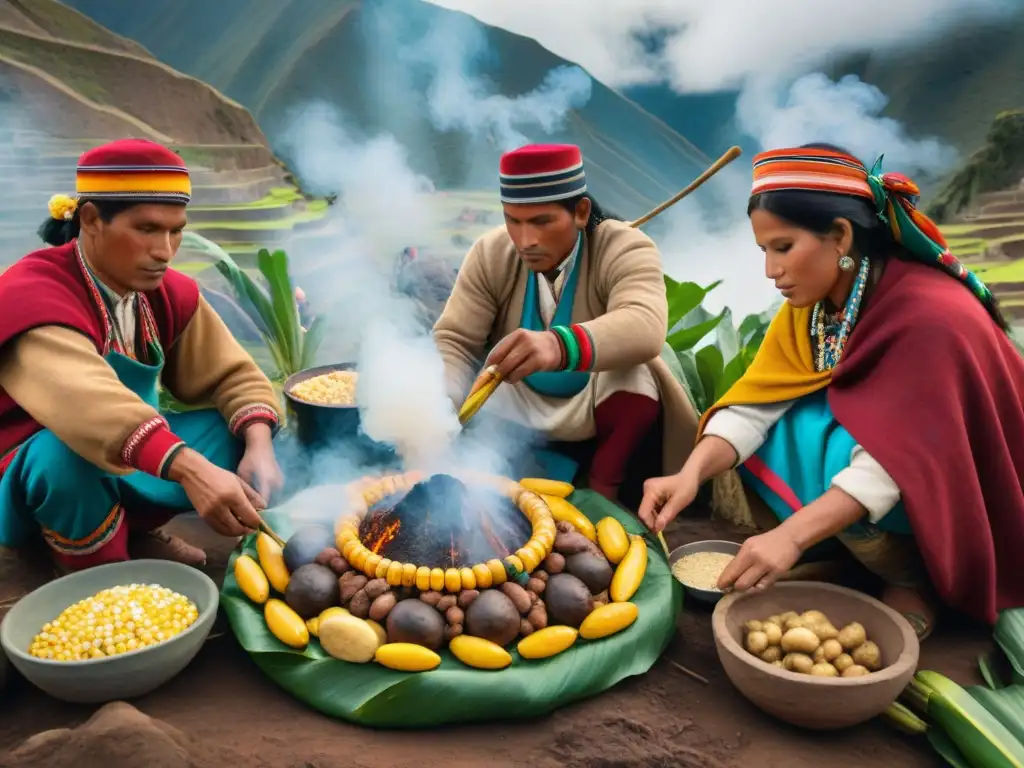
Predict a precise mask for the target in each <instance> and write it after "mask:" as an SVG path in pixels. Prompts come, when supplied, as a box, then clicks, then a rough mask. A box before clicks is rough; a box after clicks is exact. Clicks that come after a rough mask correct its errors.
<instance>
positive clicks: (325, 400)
mask: <svg viewBox="0 0 1024 768" xmlns="http://www.w3.org/2000/svg"><path fill="white" fill-rule="evenodd" d="M357 376H358V374H356V373H355V372H354V371H331V372H330V373H324V374H321V375H320V376H314V377H313V378H311V379H306V380H305V381H300V382H299V383H298V384H296V385H295V386H294V387H292V388H291V390H290V392H289V393H290V394H291V395H292V396H293V397H297V398H298V399H299V400H304V401H305V402H307V403H315V404H317V405H354V404H355V401H356V377H357Z"/></svg>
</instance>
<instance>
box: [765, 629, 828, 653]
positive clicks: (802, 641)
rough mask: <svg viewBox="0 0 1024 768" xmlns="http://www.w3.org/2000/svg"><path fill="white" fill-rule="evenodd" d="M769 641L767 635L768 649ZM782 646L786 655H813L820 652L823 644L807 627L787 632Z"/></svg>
mask: <svg viewBox="0 0 1024 768" xmlns="http://www.w3.org/2000/svg"><path fill="white" fill-rule="evenodd" d="M761 634H764V633H761ZM767 640H768V636H767V635H765V644H766V647H767ZM781 645H782V650H784V651H785V652H786V653H805V654H812V653H814V652H815V651H816V650H818V646H819V645H821V642H820V641H819V640H818V636H817V635H816V634H814V633H813V632H812V631H811V630H809V629H807V627H794V628H793V629H789V630H786V633H785V634H784V635H783V636H782V642H781Z"/></svg>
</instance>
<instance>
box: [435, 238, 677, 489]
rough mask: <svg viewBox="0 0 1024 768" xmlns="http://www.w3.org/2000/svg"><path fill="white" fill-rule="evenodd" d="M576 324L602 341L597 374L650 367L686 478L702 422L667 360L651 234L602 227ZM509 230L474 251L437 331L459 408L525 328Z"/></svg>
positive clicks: (590, 244)
mask: <svg viewBox="0 0 1024 768" xmlns="http://www.w3.org/2000/svg"><path fill="white" fill-rule="evenodd" d="M577 268H578V269H579V270H580V277H579V284H578V287H577V290H576V297H575V301H574V303H573V312H572V321H573V323H579V324H581V325H583V326H584V327H585V328H586V329H587V330H588V331H589V332H590V336H591V338H592V339H593V341H594V365H593V370H595V371H608V370H619V369H623V368H631V367H633V366H636V365H642V364H644V363H646V364H647V365H649V366H650V368H651V371H652V373H653V374H654V378H655V381H656V382H657V384H658V389H659V391H660V394H661V401H662V406H663V409H664V414H665V444H664V454H665V456H664V458H665V462H664V467H663V469H664V471H666V472H676V471H678V470H679V469H680V468H681V467H682V464H683V461H685V459H686V457H687V456H689V454H690V451H691V449H692V447H693V442H694V438H695V436H696V430H697V415H696V413H695V412H694V410H693V407H692V406H691V404H690V401H689V399H688V398H687V396H686V392H685V391H684V390H683V388H682V385H681V384H680V383H679V382H678V381H677V380H676V379H675V378H674V377H673V376H672V374H671V372H670V371H669V369H668V367H667V366H666V365H665V363H664V362H663V361H662V360H661V359H660V358H659V355H660V353H661V350H662V345H663V344H664V341H665V335H666V332H667V330H668V328H667V324H668V303H667V300H666V297H665V281H664V274H663V272H662V269H661V255H660V254H659V252H658V248H657V246H656V245H655V244H654V242H653V241H652V240H651V239H650V238H649V237H648V236H647V235H645V234H644V233H643V232H640V231H639V230H637V229H634V228H632V227H630V226H629V225H628V224H625V223H623V222H621V221H604V222H602V223H601V224H599V225H598V226H597V228H596V229H595V231H594V233H593V234H592V235H590V236H588V237H586V238H585V240H584V244H583V250H582V253H581V262H580V264H579V265H578V267H577ZM531 279H535V277H534V273H533V272H532V271H530V270H529V269H528V268H527V267H526V266H525V265H524V264H523V262H522V260H521V259H520V258H519V255H518V253H517V252H516V249H515V246H514V245H513V244H512V240H511V239H510V238H509V236H508V232H507V231H506V229H505V227H504V226H502V227H498V228H497V229H494V230H492V231H491V232H488V233H487V234H485V235H484V236H483V237H481V238H480V239H479V240H477V242H476V243H475V244H474V245H473V247H472V248H471V249H470V251H469V253H468V254H467V256H466V260H465V261H464V262H463V264H462V267H461V269H460V270H459V275H458V278H457V279H456V281H455V287H454V288H453V290H452V294H451V296H450V297H449V299H448V302H447V304H446V305H445V308H444V311H443V312H442V313H441V316H440V318H438V320H437V323H436V324H435V325H434V340H435V342H436V344H437V347H438V349H439V350H440V352H441V356H442V358H443V359H444V364H445V374H446V378H447V384H448V392H449V395H450V396H451V398H452V399H453V400H454V401H455V402H457V403H460V402H461V401H462V400H463V398H464V397H465V395H466V393H467V392H468V391H469V387H470V385H471V384H472V382H473V379H474V377H475V375H476V374H477V372H478V371H479V369H480V367H481V365H482V363H483V361H484V359H485V358H486V357H487V352H488V350H489V349H490V348H491V347H492V346H493V345H494V344H496V343H497V342H498V341H499V340H501V339H502V338H504V337H505V336H507V335H508V334H509V333H511V332H512V331H514V330H516V329H517V328H519V327H520V320H521V317H522V311H523V301H524V298H525V295H526V294H525V291H526V285H527V280H531Z"/></svg>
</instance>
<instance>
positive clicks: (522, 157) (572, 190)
mask: <svg viewBox="0 0 1024 768" xmlns="http://www.w3.org/2000/svg"><path fill="white" fill-rule="evenodd" d="M499 171H500V174H501V176H500V182H501V200H502V202H505V203H521V204H522V203H550V202H554V201H557V200H570V199H572V198H574V197H579V196H580V195H582V194H584V193H585V192H586V191H587V178H586V175H585V174H584V172H583V153H582V152H580V148H579V147H577V146H575V145H573V144H529V145H527V146H525V147H520V148H519V149H514V150H512V151H511V152H506V153H505V154H504V155H502V156H501V165H500V168H499Z"/></svg>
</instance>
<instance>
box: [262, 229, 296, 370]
mask: <svg viewBox="0 0 1024 768" xmlns="http://www.w3.org/2000/svg"><path fill="white" fill-rule="evenodd" d="M256 263H257V264H258V265H259V268H260V272H262V273H263V277H264V279H265V280H266V281H267V287H268V288H269V293H270V305H271V308H272V310H273V314H274V320H275V321H276V323H277V327H278V328H280V330H281V336H280V344H281V348H282V352H283V354H284V357H285V359H287V360H288V365H289V367H288V370H289V371H291V372H292V373H294V372H295V371H297V370H299V369H300V366H301V362H302V326H301V325H300V323H299V310H298V307H297V306H296V304H295V292H294V289H293V288H292V279H291V276H290V275H289V274H288V255H287V254H286V253H285V252H284V251H274V252H273V253H271V252H270V251H268V250H267V249H266V248H262V249H260V251H259V253H258V254H257V256H256Z"/></svg>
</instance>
